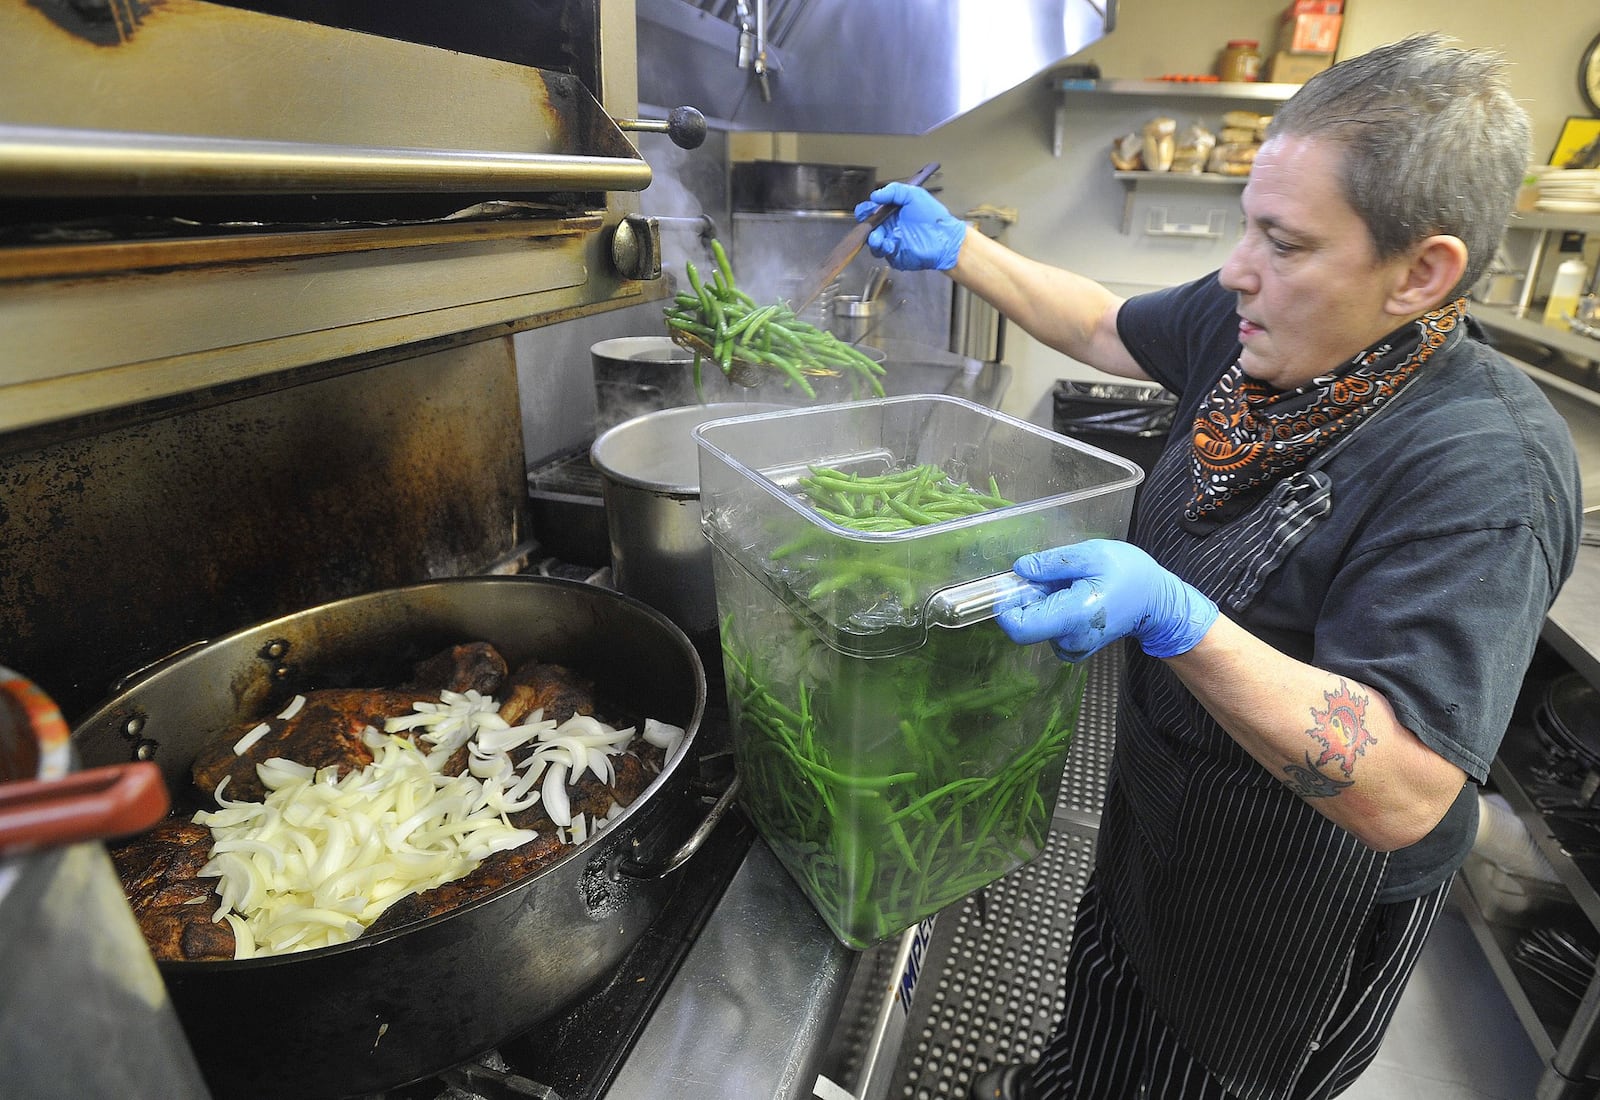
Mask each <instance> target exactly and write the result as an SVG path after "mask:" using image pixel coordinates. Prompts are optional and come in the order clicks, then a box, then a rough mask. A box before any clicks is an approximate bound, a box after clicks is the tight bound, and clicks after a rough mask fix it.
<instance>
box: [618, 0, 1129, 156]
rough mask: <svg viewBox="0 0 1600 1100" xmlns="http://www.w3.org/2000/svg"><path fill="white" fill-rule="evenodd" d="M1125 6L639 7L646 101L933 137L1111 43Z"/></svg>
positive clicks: (725, 115)
mask: <svg viewBox="0 0 1600 1100" xmlns="http://www.w3.org/2000/svg"><path fill="white" fill-rule="evenodd" d="M1116 4H1117V0H948V2H942V3H929V2H928V0H870V2H866V3H863V2H862V0H637V2H636V10H637V13H638V40H639V98H640V100H641V101H642V102H645V103H650V104H675V103H692V104H694V105H695V106H696V107H698V108H699V109H700V110H701V111H703V112H704V113H705V114H706V116H707V117H708V118H709V119H711V120H712V121H714V122H715V123H716V124H717V125H719V126H721V127H724V128H727V129H730V130H774V131H786V132H796V133H862V134H923V133H927V132H928V131H929V130H932V129H934V128H935V127H937V126H940V125H942V124H943V123H946V122H948V121H950V120H951V119H953V118H956V117H957V116H959V115H963V114H965V113H966V112H968V111H970V110H972V109H973V108H974V107H977V106H979V105H980V104H982V103H985V102H987V101H988V100H991V99H993V98H995V97H996V96H998V95H1000V94H1002V93H1003V92H1006V91H1009V90H1010V89H1012V88H1014V87H1016V86H1017V85H1019V84H1021V83H1022V82H1023V81H1025V80H1028V79H1029V78H1031V77H1033V76H1035V75H1036V74H1038V73H1040V72H1043V71H1044V70H1045V69H1048V68H1050V67H1051V66H1053V65H1055V64H1057V63H1058V62H1060V61H1062V60H1063V59H1065V58H1068V57H1070V56H1072V55H1073V54H1075V53H1077V52H1078V51H1079V50H1082V49H1083V48H1084V47H1085V46H1088V45H1089V44H1090V43H1092V42H1095V41H1096V40H1098V39H1100V38H1102V37H1103V36H1104V35H1105V34H1106V33H1108V32H1109V31H1110V30H1112V29H1113V26H1114V24H1115V22H1116ZM763 47H764V49H763Z"/></svg>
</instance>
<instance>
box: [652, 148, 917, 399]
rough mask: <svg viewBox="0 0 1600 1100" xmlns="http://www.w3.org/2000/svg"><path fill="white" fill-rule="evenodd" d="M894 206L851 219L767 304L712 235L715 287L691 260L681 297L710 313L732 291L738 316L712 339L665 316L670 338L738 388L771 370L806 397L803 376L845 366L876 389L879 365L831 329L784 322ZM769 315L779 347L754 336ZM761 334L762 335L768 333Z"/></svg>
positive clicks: (814, 294)
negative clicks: (751, 292) (796, 285)
mask: <svg viewBox="0 0 1600 1100" xmlns="http://www.w3.org/2000/svg"><path fill="white" fill-rule="evenodd" d="M938 170H939V165H938V164H937V163H931V164H926V165H924V166H923V167H922V168H921V169H920V170H919V171H918V172H916V174H914V175H913V176H911V178H910V179H908V180H907V181H906V182H907V183H910V184H913V185H916V184H920V183H923V182H924V181H925V180H927V179H928V177H929V176H931V175H933V174H934V173H935V172H937V171H938ZM898 209H899V205H898V204H896V203H885V204H883V205H880V206H879V207H878V208H877V209H876V210H874V211H873V212H872V213H871V214H870V215H868V216H867V217H866V218H865V219H864V220H862V221H860V222H857V223H856V225H855V227H854V228H853V229H851V231H850V232H849V233H848V234H846V236H845V238H844V240H842V241H840V242H839V244H838V245H836V246H835V247H834V249H833V251H831V252H829V253H828V256H827V258H826V259H825V260H824V261H823V262H822V265H821V267H819V268H818V269H817V270H816V271H815V272H813V273H812V274H811V276H810V277H809V278H807V279H806V280H805V281H804V282H803V283H801V284H800V285H801V290H800V292H799V293H798V294H797V295H796V296H795V298H794V300H793V301H792V303H784V302H779V303H777V304H775V305H770V306H763V307H756V306H755V303H754V302H752V301H750V299H749V298H748V296H746V295H744V294H743V293H742V292H741V291H739V290H737V288H736V286H735V284H734V281H733V272H732V270H731V268H730V267H729V265H728V260H727V255H726V253H725V252H724V251H723V249H722V246H721V245H720V244H719V243H717V242H716V241H713V242H712V251H713V253H714V254H715V256H716V260H717V268H718V271H717V277H716V283H715V286H716V289H715V290H714V291H713V289H712V288H711V287H707V286H705V285H704V284H702V283H701V281H700V279H699V276H698V273H697V272H696V271H695V270H694V267H693V265H686V266H687V271H688V275H689V281H690V283H691V285H692V286H693V288H694V295H693V296H685V298H686V300H687V301H690V302H694V301H696V300H698V301H700V302H704V303H705V307H706V308H705V312H708V313H712V314H715V313H716V312H718V311H720V309H721V308H722V306H721V303H720V299H719V295H720V296H723V297H726V298H736V299H738V300H739V303H740V307H741V310H742V312H741V316H740V317H739V319H738V320H737V321H735V322H733V323H731V324H728V325H720V324H719V325H718V326H716V330H715V336H716V342H715V343H713V342H712V339H710V338H709V337H710V336H711V335H713V330H712V329H709V328H707V327H705V326H693V325H689V326H684V325H680V324H677V323H675V322H673V321H672V320H670V319H669V321H668V327H669V330H670V332H671V336H672V340H673V342H674V343H676V344H678V345H679V346H680V347H683V348H686V349H688V350H689V351H692V352H694V353H695V355H696V357H697V358H696V365H697V369H698V364H699V362H700V359H701V358H706V359H710V360H711V361H712V362H713V363H716V364H717V365H718V366H719V367H720V368H721V369H722V372H723V373H724V374H725V375H727V377H728V380H729V381H730V382H732V383H733V384H734V385H736V386H743V387H746V388H750V387H755V386H759V385H761V384H762V383H763V382H765V381H767V380H768V379H769V378H770V377H772V376H773V375H774V374H775V373H776V374H782V375H784V376H786V377H787V378H788V379H789V380H790V381H791V382H794V383H797V384H798V385H799V386H800V387H801V388H802V389H803V390H805V391H806V393H807V395H808V396H815V393H814V391H813V390H812V387H811V385H810V383H809V382H808V381H807V380H806V379H807V377H808V376H809V377H812V378H817V377H837V376H838V375H840V374H843V373H844V372H845V371H846V370H853V371H856V372H857V373H860V374H861V375H863V376H864V377H866V378H869V379H871V380H872V381H873V383H874V386H875V388H877V389H878V391H879V392H881V386H880V385H878V384H877V381H876V378H877V376H878V375H880V374H882V373H883V368H882V367H881V366H880V365H879V364H878V363H877V362H876V361H875V360H873V359H872V358H871V357H870V356H868V355H866V354H865V353H863V352H860V351H858V350H857V349H856V348H854V347H853V346H852V345H850V344H846V343H843V342H842V341H840V340H838V339H837V338H836V337H834V336H833V335H832V334H831V333H827V332H819V331H816V330H815V329H814V326H810V325H804V324H802V325H798V326H795V327H793V328H790V327H788V326H791V325H793V323H794V322H795V321H796V319H797V315H798V314H799V313H800V312H801V311H803V310H804V309H805V308H806V307H807V306H809V305H810V304H811V303H812V302H814V301H816V299H817V296H818V295H819V294H821V293H822V288H823V287H825V286H827V285H828V284H829V283H831V282H832V281H833V280H834V279H836V278H837V277H838V275H839V273H840V272H841V271H843V270H844V269H845V268H846V267H847V266H849V264H850V261H851V260H853V259H854V258H855V257H856V254H857V253H859V252H860V251H861V248H862V246H863V245H864V244H866V241H867V236H868V235H869V234H870V233H871V232H872V230H873V229H875V228H876V227H877V226H879V225H881V224H882V223H883V222H884V220H885V219H887V218H888V217H889V215H890V214H893V213H894V212H895V211H896V210H898ZM745 307H748V308H747V309H746V308H745ZM774 322H777V325H778V329H779V332H780V335H781V336H783V340H782V341H780V343H781V344H782V345H783V346H780V347H773V346H770V345H771V341H765V340H757V339H755V337H757V336H759V335H762V330H763V328H764V327H766V326H769V325H772V324H773V323H774ZM766 335H768V336H770V333H769V334H766ZM697 381H698V377H697Z"/></svg>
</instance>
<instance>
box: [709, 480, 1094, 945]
mask: <svg viewBox="0 0 1600 1100" xmlns="http://www.w3.org/2000/svg"><path fill="white" fill-rule="evenodd" d="M799 488H800V489H801V491H803V492H804V493H805V495H806V497H807V499H808V501H809V503H810V504H811V505H812V506H813V507H815V508H817V509H818V510H819V511H823V510H826V512H827V514H828V518H830V519H831V520H832V521H833V522H835V523H837V524H839V525H841V526H846V527H860V529H863V530H873V529H876V528H875V527H874V526H872V525H874V524H880V523H881V524H885V525H889V524H900V525H903V527H904V526H910V527H915V526H924V525H927V524H929V523H934V522H938V521H939V519H940V518H941V517H944V518H950V517H954V516H961V515H971V514H978V513H979V512H982V511H987V510H991V509H993V508H996V507H1001V506H1003V505H1004V504H1006V503H1007V502H1006V501H1005V499H1004V498H1003V497H1002V496H1001V494H1000V492H999V487H998V486H996V485H994V484H993V483H992V482H991V483H990V484H989V485H988V486H986V487H984V488H982V489H977V488H973V487H970V486H964V485H959V484H958V483H955V482H953V481H952V480H951V479H949V478H948V477H947V476H945V474H944V472H943V471H941V470H939V469H938V468H937V467H931V466H919V467H914V468H911V469H907V470H899V471H892V472H890V473H887V474H883V475H876V476H870V477H869V476H864V475H852V474H849V473H845V472H842V471H838V470H832V469H825V468H817V469H813V470H811V471H810V474H809V476H808V477H807V478H805V479H802V483H801V485H800V486H799ZM897 504H898V505H899V507H897V506H896V505H897ZM903 527H902V528H897V529H903ZM835 549H837V546H835ZM805 550H806V547H804V546H801V545H791V546H788V547H785V548H782V549H781V550H780V552H779V553H780V554H787V555H797V554H803V553H804V552H805ZM774 556H777V555H774ZM859 565H860V563H849V562H846V563H845V564H843V565H842V566H840V574H839V576H836V577H821V578H820V579H814V583H813V588H812V592H813V593H814V592H815V591H816V588H817V587H820V586H824V585H827V584H830V583H836V584H839V585H840V586H841V590H843V589H844V588H847V587H848V586H849V585H851V584H855V585H862V584H866V585H868V586H873V585H882V584H883V583H884V581H885V578H884V576H883V572H882V570H881V569H879V570H877V571H876V572H875V573H874V572H872V571H871V570H869V569H859V571H858V572H855V573H852V570H857V568H858V566H859ZM718 568H719V572H718V576H717V585H718V591H719V596H721V595H723V594H724V591H725V590H726V595H727V596H728V598H729V599H728V603H727V604H725V606H736V607H738V608H740V611H739V612H738V613H737V614H733V615H726V616H725V617H724V620H723V623H722V642H723V658H724V662H723V663H724V668H725V670H726V673H727V678H728V685H729V703H730V707H731V710H732V714H733V720H734V724H735V728H736V730H737V731H738V736H737V737H736V738H735V748H736V752H737V754H738V764H739V771H740V775H741V781H742V783H743V784H744V788H743V789H744V792H745V793H744V800H745V804H746V805H747V807H748V808H749V809H750V812H751V813H752V816H753V817H754V818H755V820H756V822H757V825H758V827H759V828H760V830H761V833H762V835H763V837H764V838H765V839H766V840H767V842H768V844H769V846H770V847H771V848H772V850H773V851H774V852H775V853H776V854H777V856H778V857H779V859H780V860H781V861H782V862H783V863H784V864H785V866H786V867H787V868H788V869H789V871H790V873H791V874H792V875H793V876H794V877H795V878H796V879H797V880H798V881H799V882H800V883H801V885H802V887H803V888H804V890H805V891H806V893H807V894H808V895H809V896H810V897H811V899H812V901H813V902H814V904H815V905H816V907H817V909H818V911H819V912H820V913H821V914H822V915H823V916H824V918H825V919H826V920H827V921H828V923H829V925H830V927H832V929H833V931H834V932H835V934H837V935H838V936H839V938H840V939H841V940H843V941H844V942H845V943H848V944H850V945H852V946H856V947H865V946H868V945H870V944H872V943H874V942H877V941H878V940H881V939H883V938H885V937H887V936H891V935H894V934H895V933H897V932H899V931H902V930H903V929H905V928H908V927H910V926H911V925H913V924H915V923H916V922H917V921H919V920H921V919H922V918H924V917H925V916H927V915H929V914H931V913H934V912H937V911H938V910H939V909H942V908H944V907H945V906H947V905H949V904H951V903H953V902H955V901H958V900H960V899H961V898H963V897H965V896H967V895H968V894H970V893H972V892H973V891H974V890H977V889H979V888H981V887H982V886H984V885H986V884H988V883H990V882H993V881H994V880H996V879H997V878H999V877H1001V876H1002V875H1004V874H1006V873H1007V872H1009V871H1011V870H1012V869H1014V868H1016V867H1017V866H1019V865H1020V864H1021V863H1023V862H1025V861H1026V860H1027V859H1029V858H1031V857H1032V856H1033V855H1035V854H1037V853H1038V852H1039V851H1040V850H1041V849H1042V848H1043V847H1044V844H1045V842H1046V838H1047V836H1048V833H1049V828H1050V817H1051V812H1052V809H1053V805H1054V802H1055V796H1056V792H1057V790H1058V788H1059V784H1060V779H1061V771H1062V768H1063V766H1064V764H1065V758H1066V752H1067V748H1068V745H1069V743H1070V741H1071V737H1072V733H1073V730H1074V729H1075V728H1076V724H1077V718H1078V707H1079V704H1080V702H1081V700H1082V695H1083V684H1084V677H1085V675H1086V674H1085V672H1084V669H1083V666H1082V665H1075V664H1067V663H1064V662H1058V661H1056V660H1054V659H1053V658H1049V659H1048V660H1044V661H1041V660H1040V651H1039V648H1038V647H1024V646H1018V645H1015V644H1014V643H1012V642H1011V641H1010V640H1009V639H1008V638H1006V637H1005V635H1004V634H1003V633H1002V632H1001V631H1000V629H999V628H998V627H997V626H996V625H995V624H994V623H992V622H986V623H978V624H975V625H971V626H968V627H965V628H962V629H959V630H944V629H934V630H930V631H928V637H927V641H926V643H925V644H924V645H922V646H920V647H918V648H916V649H914V650H913V651H911V652H909V653H905V654H901V655H899V656H894V657H889V658H881V659H871V660H867V659H861V658H857V657H852V656H850V655H848V654H844V653H841V652H839V651H838V650H836V649H835V648H833V647H832V646H830V645H828V644H827V643H826V642H825V641H824V640H823V639H822V638H821V637H819V635H818V634H817V633H816V632H815V631H814V630H813V629H812V628H811V627H809V626H807V625H805V624H803V623H801V622H799V621H798V620H796V619H795V618H794V617H793V616H792V615H790V614H788V613H787V612H786V610H785V609H784V608H783V606H782V605H781V604H775V603H774V602H773V601H772V600H771V599H770V594H769V593H768V592H767V591H766V589H765V588H764V587H763V586H762V584H761V583H760V582H759V581H757V580H756V579H755V578H753V577H752V576H751V575H750V574H748V573H746V572H744V571H743V570H741V569H738V568H737V567H732V566H728V565H727V564H726V563H724V562H721V561H720V560H719V562H718ZM946 568H948V563H947V564H946ZM847 574H848V575H847ZM808 576H810V577H812V578H816V574H815V573H812V574H808ZM904 579H905V581H906V584H907V585H908V588H909V589H912V590H915V589H916V587H917V582H916V578H913V577H908V578H904Z"/></svg>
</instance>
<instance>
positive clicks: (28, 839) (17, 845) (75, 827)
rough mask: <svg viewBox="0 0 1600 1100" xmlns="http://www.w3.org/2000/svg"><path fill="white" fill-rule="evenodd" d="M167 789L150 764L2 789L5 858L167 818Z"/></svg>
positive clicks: (0, 841) (0, 849) (123, 832)
mask: <svg viewBox="0 0 1600 1100" xmlns="http://www.w3.org/2000/svg"><path fill="white" fill-rule="evenodd" d="M167 806H168V800H167V786H166V783H165V782H164V781H163V780H162V778H161V769H160V768H159V767H158V766H156V765H155V764H154V763H151V762H149V761H141V762H140V763H137V764H115V765H112V766H110V767H105V768H92V769H90V770H88V771H82V772H74V773H73V774H72V775H69V776H66V777H65V778H63V779H30V780H26V781H24V782H21V783H6V784H4V785H0V853H7V854H9V853H11V852H15V851H24V850H28V849H34V848H49V847H55V846H57V845H65V844H74V843H76V842H78V841H80V840H105V839H109V838H111V837H118V836H127V835H128V834H130V833H137V832H140V831H141V830H143V829H147V828H149V827H150V826H151V825H154V824H155V823H156V822H158V821H160V820H161V819H162V817H164V816H165V815H166V812H167Z"/></svg>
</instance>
